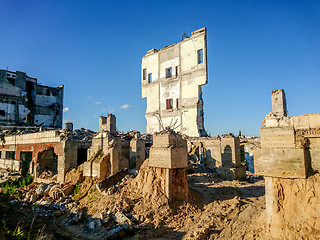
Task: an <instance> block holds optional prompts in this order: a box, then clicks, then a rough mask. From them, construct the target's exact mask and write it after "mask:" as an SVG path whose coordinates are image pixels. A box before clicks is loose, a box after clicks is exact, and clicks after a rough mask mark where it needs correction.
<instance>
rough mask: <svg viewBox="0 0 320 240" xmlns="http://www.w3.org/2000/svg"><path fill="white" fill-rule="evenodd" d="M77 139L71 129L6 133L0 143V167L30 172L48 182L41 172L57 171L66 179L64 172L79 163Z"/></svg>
mask: <svg viewBox="0 0 320 240" xmlns="http://www.w3.org/2000/svg"><path fill="white" fill-rule="evenodd" d="M77 158H78V142H77V141H74V140H73V136H72V130H71V129H65V130H49V131H41V132H35V133H28V134H20V135H7V136H3V138H2V139H1V145H0V168H3V169H11V170H16V171H21V172H22V173H24V174H25V173H27V172H30V173H31V174H32V175H33V176H34V178H35V181H38V182H45V181H46V179H42V177H41V173H43V172H51V173H52V174H57V179H56V180H57V181H59V182H63V181H64V177H65V173H66V172H67V170H68V169H70V168H75V167H77Z"/></svg>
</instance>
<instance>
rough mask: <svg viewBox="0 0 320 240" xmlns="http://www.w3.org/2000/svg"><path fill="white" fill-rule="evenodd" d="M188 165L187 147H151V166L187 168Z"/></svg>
mask: <svg viewBox="0 0 320 240" xmlns="http://www.w3.org/2000/svg"><path fill="white" fill-rule="evenodd" d="M187 165H188V156H187V150H186V149H185V148H174V147H169V148H151V150H150V158H149V166H150V167H160V168H170V169H171V168H185V167H187Z"/></svg>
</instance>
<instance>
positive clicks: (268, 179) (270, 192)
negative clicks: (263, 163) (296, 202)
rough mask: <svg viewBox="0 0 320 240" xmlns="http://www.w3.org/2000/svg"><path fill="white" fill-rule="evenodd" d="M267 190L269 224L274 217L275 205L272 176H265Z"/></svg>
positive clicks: (267, 217)
mask: <svg viewBox="0 0 320 240" xmlns="http://www.w3.org/2000/svg"><path fill="white" fill-rule="evenodd" d="M264 179H265V189H266V190H265V191H266V193H265V194H266V221H267V222H266V223H267V226H269V224H270V221H271V217H272V205H273V188H272V177H265V178H264Z"/></svg>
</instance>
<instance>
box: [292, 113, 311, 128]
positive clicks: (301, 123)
mask: <svg viewBox="0 0 320 240" xmlns="http://www.w3.org/2000/svg"><path fill="white" fill-rule="evenodd" d="M293 124H294V128H298V129H304V128H310V123H309V116H308V115H300V116H295V117H293Z"/></svg>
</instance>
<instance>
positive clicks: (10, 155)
mask: <svg viewBox="0 0 320 240" xmlns="http://www.w3.org/2000/svg"><path fill="white" fill-rule="evenodd" d="M15 156H16V152H15V151H6V159H15Z"/></svg>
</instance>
